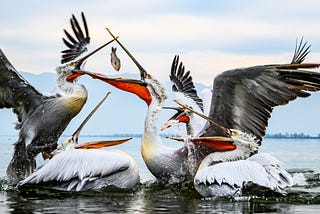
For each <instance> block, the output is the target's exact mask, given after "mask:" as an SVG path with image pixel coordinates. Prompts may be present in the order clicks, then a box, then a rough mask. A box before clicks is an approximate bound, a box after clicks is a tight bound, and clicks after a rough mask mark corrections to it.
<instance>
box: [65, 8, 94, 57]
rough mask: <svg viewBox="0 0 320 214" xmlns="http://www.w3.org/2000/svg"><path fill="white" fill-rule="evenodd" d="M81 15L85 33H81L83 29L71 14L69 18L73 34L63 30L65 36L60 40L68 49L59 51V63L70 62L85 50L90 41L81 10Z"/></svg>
mask: <svg viewBox="0 0 320 214" xmlns="http://www.w3.org/2000/svg"><path fill="white" fill-rule="evenodd" d="M81 17H82V22H83V27H84V31H85V33H83V30H82V28H81V27H80V25H79V22H78V21H77V19H76V17H75V16H74V15H72V18H71V19H70V23H71V28H72V31H73V33H74V36H71V35H70V33H68V31H66V30H64V33H65V34H66V37H67V38H62V41H63V43H64V44H65V45H66V46H67V47H68V49H66V50H63V51H61V53H62V59H61V63H66V62H70V61H71V60H74V59H75V58H77V57H78V56H80V55H81V54H82V53H83V52H85V51H86V50H87V48H86V47H87V45H88V44H89V43H90V37H89V30H88V26H87V22H86V19H85V16H84V13H83V12H82V13H81Z"/></svg>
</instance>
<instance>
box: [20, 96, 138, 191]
mask: <svg viewBox="0 0 320 214" xmlns="http://www.w3.org/2000/svg"><path fill="white" fill-rule="evenodd" d="M108 94H109V93H108ZM108 94H107V95H106V96H105V97H104V99H102V100H101V101H100V103H99V104H98V105H97V106H96V107H95V108H94V109H93V111H92V112H91V113H90V114H89V115H88V116H87V118H86V119H85V120H84V121H83V123H82V124H81V125H80V126H79V128H78V129H77V130H76V131H75V132H74V134H73V135H72V137H70V138H69V139H67V140H66V141H65V142H63V143H62V144H60V145H59V146H58V147H57V149H56V150H54V151H53V152H52V153H51V154H52V156H53V157H52V158H51V159H50V160H49V161H48V162H47V163H45V164H44V165H43V166H42V167H41V168H39V169H36V170H35V171H34V172H33V173H32V174H30V175H29V176H28V177H26V178H25V179H24V180H22V181H21V182H19V184H18V186H19V187H42V188H47V189H55V190H62V191H86V190H97V189H101V188H104V187H107V186H115V187H118V188H131V187H134V186H135V185H136V184H138V183H139V170H138V167H137V164H136V162H135V161H134V160H133V159H132V158H131V157H130V156H129V155H128V154H126V153H124V152H122V151H119V150H109V149H103V148H101V147H105V146H113V145H118V144H121V143H124V142H126V141H128V140H130V139H131V138H126V139H120V140H113V141H94V142H87V143H82V144H78V136H79V134H80V132H81V130H82V128H83V127H84V125H85V124H86V122H87V121H88V120H89V119H90V117H91V116H92V114H93V113H94V112H95V111H96V110H97V108H98V107H99V106H100V105H101V104H102V102H103V101H104V100H105V99H106V97H107V96H108Z"/></svg>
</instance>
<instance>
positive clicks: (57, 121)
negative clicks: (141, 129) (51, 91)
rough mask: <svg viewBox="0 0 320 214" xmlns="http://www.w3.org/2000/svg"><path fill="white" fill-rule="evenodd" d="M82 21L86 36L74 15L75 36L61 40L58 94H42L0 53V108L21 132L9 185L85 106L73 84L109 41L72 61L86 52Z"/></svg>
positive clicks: (28, 170) (25, 172)
mask: <svg viewBox="0 0 320 214" xmlns="http://www.w3.org/2000/svg"><path fill="white" fill-rule="evenodd" d="M82 20H83V25H84V29H85V33H83V30H82V28H81V27H80V25H79V23H78V21H77V20H76V18H75V16H74V15H73V16H72V18H71V20H70V22H71V27H72V29H73V32H74V34H75V36H71V35H70V34H69V33H68V32H67V31H66V30H65V34H66V36H67V39H63V41H64V43H65V45H66V46H67V47H68V49H66V50H64V51H63V55H62V59H61V63H62V65H60V66H58V67H57V68H56V73H57V86H58V88H59V89H60V93H59V94H55V95H52V96H47V95H43V94H42V93H41V92H39V91H38V90H37V89H35V88H34V87H33V86H32V85H31V84H30V83H29V82H28V81H27V80H26V79H24V78H23V77H22V76H21V75H20V74H19V73H18V71H17V70H16V69H15V68H14V67H13V66H12V64H11V63H10V62H9V60H8V59H7V57H6V56H5V55H4V53H3V52H2V50H0V88H1V90H0V108H12V109H13V112H14V113H16V114H17V117H18V122H19V123H18V124H17V126H16V129H19V130H20V131H19V138H18V141H17V142H16V143H15V144H14V154H13V158H12V160H11V162H10V163H9V166H8V168H7V176H8V180H9V182H10V183H12V184H16V183H17V182H18V181H20V180H22V179H23V178H25V177H26V176H27V175H29V174H30V173H31V172H32V171H33V169H34V168H35V167H36V166H35V164H36V163H35V157H36V156H37V155H38V154H39V153H40V152H44V153H45V152H46V153H48V152H50V151H52V150H53V149H55V148H56V146H57V140H58V138H59V136H60V135H61V133H62V132H63V131H64V130H65V128H66V127H67V125H68V124H69V122H70V121H71V119H72V118H73V117H75V116H76V115H77V114H78V113H79V112H80V111H81V109H82V107H83V105H84V104H85V103H86V100H87V90H86V88H85V87H84V86H83V85H80V84H75V82H74V81H75V80H76V78H77V77H79V76H81V75H83V74H89V73H85V72H83V71H81V70H79V69H80V67H81V65H82V64H83V62H84V61H85V60H86V59H87V58H88V57H89V56H91V55H92V54H94V53H95V52H96V51H98V50H100V49H101V48H103V47H104V46H106V45H107V44H109V43H111V41H110V42H108V43H106V44H104V45H103V46H101V47H100V48H98V49H96V50H95V51H93V52H91V53H90V54H88V55H86V56H84V57H82V58H80V59H78V60H77V61H72V60H74V59H76V58H78V56H79V55H80V54H82V53H83V52H84V51H86V46H87V44H88V43H89V41H90V37H89V33H88V28H87V24H86V19H85V17H84V14H83V13H82ZM89 75H90V74H89Z"/></svg>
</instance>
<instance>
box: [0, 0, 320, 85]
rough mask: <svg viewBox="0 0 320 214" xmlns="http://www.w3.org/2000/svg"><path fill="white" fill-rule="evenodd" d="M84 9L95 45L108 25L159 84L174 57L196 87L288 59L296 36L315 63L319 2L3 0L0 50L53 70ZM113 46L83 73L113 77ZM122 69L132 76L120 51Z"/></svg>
mask: <svg viewBox="0 0 320 214" xmlns="http://www.w3.org/2000/svg"><path fill="white" fill-rule="evenodd" d="M81 11H84V12H85V14H86V17H87V21H88V24H89V28H90V29H89V30H90V33H91V38H92V44H91V46H90V48H91V49H92V48H94V47H97V46H98V45H100V44H102V43H103V42H105V41H107V40H109V39H110V36H109V35H107V33H106V31H105V27H109V28H110V29H111V30H112V31H113V33H114V34H116V35H119V36H120V40H121V41H122V42H123V43H124V44H125V45H126V46H127V48H128V49H129V50H131V51H132V52H133V54H134V55H135V56H136V57H137V59H138V60H139V61H140V62H141V63H142V64H143V65H144V66H145V68H146V69H147V70H148V71H149V72H150V73H151V74H153V75H156V76H157V77H158V78H160V79H161V80H163V81H165V80H168V69H169V67H170V64H171V61H172V59H173V56H174V55H175V54H180V55H181V60H183V62H184V63H185V65H186V67H187V68H189V69H190V70H191V71H192V75H193V77H194V80H195V81H196V82H201V83H203V84H206V85H210V84H212V79H213V77H214V76H215V75H216V74H218V73H220V72H222V71H224V70H226V69H232V68H236V67H245V66H252V65H257V64H269V63H282V62H289V61H290V59H291V55H292V52H293V49H294V45H295V40H296V38H297V37H301V36H304V38H305V39H306V40H308V41H310V42H311V43H312V45H313V46H312V53H311V55H310V57H309V59H308V61H310V62H311V61H312V62H314V61H316V60H317V59H320V25H319V24H320V22H319V21H320V3H319V2H318V1H316V0H306V1H296V0H293V1H292V0H290V1H289V0H282V1H278V0H257V1H250V0H224V1H214V0H212V1H209V0H207V1H190V0H189V1H188V0H187V1H185V0H178V1H172V0H151V1H150V0H136V1H129V0H118V1H106V0H100V1H99V0H92V1H79V0H77V1H74V0H72V1H62V0H58V1H46V0H30V1H18V0H10V1H1V7H0V14H1V15H0V17H1V19H0V28H1V34H0V47H1V48H2V49H3V51H5V53H6V54H7V55H8V57H9V59H10V60H11V61H12V63H13V64H14V65H15V67H16V68H17V69H19V70H23V71H27V72H32V73H41V72H54V68H55V66H56V65H58V64H59V59H60V53H59V52H60V50H62V49H64V46H63V44H62V42H61V37H62V36H63V31H62V29H63V28H66V29H70V26H69V18H70V16H71V14H72V13H74V14H75V15H76V16H77V17H79V15H80V12H81ZM109 52H110V49H106V50H104V51H103V52H101V53H100V54H98V55H96V56H95V57H94V58H92V60H90V61H89V63H88V64H87V69H90V70H96V71H100V72H104V73H106V74H114V70H113V69H112V67H111V65H110V63H109V60H110V59H109ZM119 56H120V58H121V60H122V69H121V71H120V72H129V73H135V72H136V69H135V67H134V66H133V64H132V63H131V62H130V61H129V59H128V58H127V57H126V56H125V55H124V54H123V52H121V51H119Z"/></svg>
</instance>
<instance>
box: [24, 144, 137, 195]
mask: <svg viewBox="0 0 320 214" xmlns="http://www.w3.org/2000/svg"><path fill="white" fill-rule="evenodd" d="M138 183H139V170H138V166H137V164H136V162H135V161H134V160H133V159H132V158H131V157H130V156H129V155H128V154H126V153H124V152H122V151H120V150H111V149H105V148H100V149H81V148H80V149H76V148H74V145H71V146H68V147H67V148H66V149H65V150H63V151H60V152H59V153H57V154H55V155H54V156H53V157H52V158H51V159H50V160H49V161H48V162H47V163H45V164H44V166H42V167H41V168H39V169H37V170H36V171H35V172H33V173H32V174H31V175H29V176H28V177H26V178H25V179H24V180H22V181H21V182H20V183H19V187H38V188H39V187H40V188H46V189H55V190H61V191H87V190H98V189H102V188H104V187H108V186H114V187H117V188H132V187H134V186H135V185H136V184H138Z"/></svg>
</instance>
